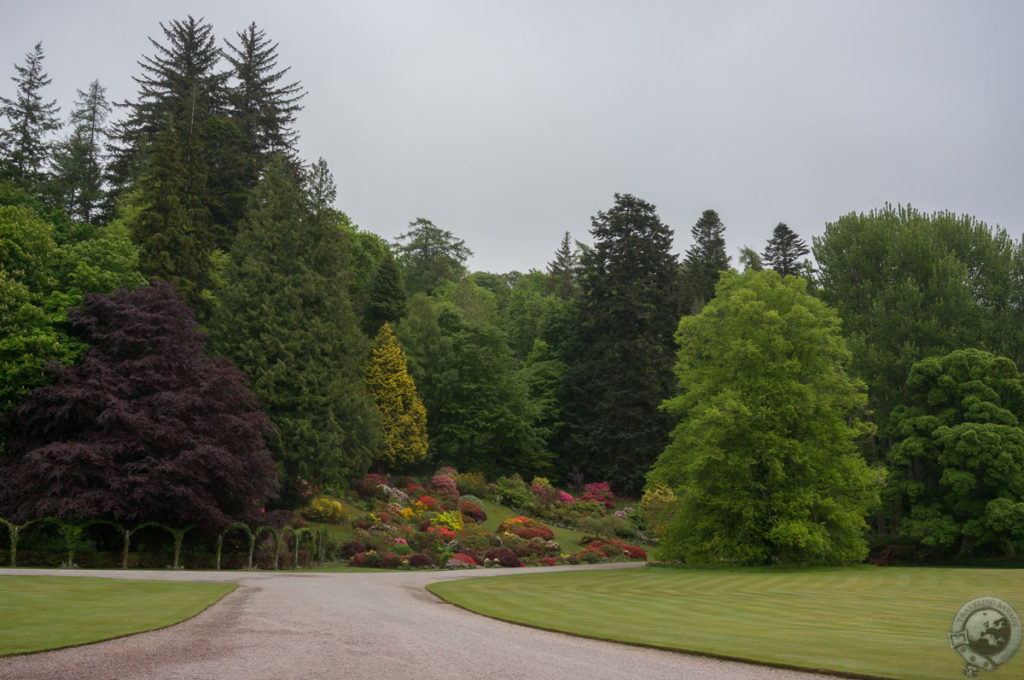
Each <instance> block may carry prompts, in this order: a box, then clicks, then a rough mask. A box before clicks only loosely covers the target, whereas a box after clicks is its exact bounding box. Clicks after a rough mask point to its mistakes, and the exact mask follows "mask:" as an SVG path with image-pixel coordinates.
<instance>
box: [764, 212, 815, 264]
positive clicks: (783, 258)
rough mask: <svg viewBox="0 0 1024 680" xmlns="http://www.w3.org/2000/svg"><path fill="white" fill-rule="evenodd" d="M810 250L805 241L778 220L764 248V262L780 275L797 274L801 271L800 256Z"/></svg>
mask: <svg viewBox="0 0 1024 680" xmlns="http://www.w3.org/2000/svg"><path fill="white" fill-rule="evenodd" d="M809 252H811V249H810V248H808V247H807V243H805V242H804V240H803V239H802V238H800V237H799V236H797V235H796V232H794V231H793V230H792V229H790V228H789V227H788V226H786V223H785V222H779V223H778V224H777V225H776V226H775V229H774V231H772V237H771V238H770V239H768V245H767V246H766V247H765V249H764V253H763V257H764V261H765V263H766V264H767V265H768V266H769V267H771V268H772V269H773V270H775V271H777V272H778V273H779V274H780V275H781V276H799V275H800V273H801V272H802V271H803V265H802V264H801V262H800V258H801V257H803V256H804V255H806V254H807V253H809Z"/></svg>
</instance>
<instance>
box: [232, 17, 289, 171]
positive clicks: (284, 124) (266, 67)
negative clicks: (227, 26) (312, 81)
mask: <svg viewBox="0 0 1024 680" xmlns="http://www.w3.org/2000/svg"><path fill="white" fill-rule="evenodd" d="M235 35H236V36H237V37H238V44H237V45H235V44H232V43H231V42H230V41H225V42H226V43H227V47H228V49H227V50H226V51H225V52H224V57H225V58H226V59H227V60H228V61H229V62H230V63H231V66H232V69H233V73H232V76H233V78H234V82H233V83H232V85H231V87H230V89H229V90H228V103H229V110H230V114H231V117H232V118H233V119H234V120H235V122H236V123H237V124H238V127H239V128H240V129H241V131H242V134H244V135H245V137H246V139H247V140H248V142H249V144H250V148H251V150H252V152H253V153H254V154H255V155H256V156H258V157H259V158H260V159H261V160H262V159H267V158H269V156H270V155H271V154H283V155H285V156H287V157H289V158H292V157H294V155H295V145H296V143H297V142H298V137H299V135H298V132H296V131H295V129H294V127H293V125H294V124H295V114H296V113H298V112H299V111H301V110H302V106H301V105H300V104H299V102H300V101H301V100H302V98H303V97H304V96H305V94H306V93H305V92H304V91H303V88H302V84H301V83H299V82H297V81H296V82H291V83H284V82H282V79H283V78H284V77H285V75H286V74H287V73H288V71H289V70H290V67H286V68H282V69H279V68H278V67H277V43H272V42H271V41H270V39H268V38H267V37H266V32H265V31H263V30H261V29H258V28H256V24H255V23H251V24H249V26H248V27H247V28H246V29H245V30H244V31H241V32H239V33H236V34H235ZM259 165H260V166H262V165H263V163H262V162H261V163H259Z"/></svg>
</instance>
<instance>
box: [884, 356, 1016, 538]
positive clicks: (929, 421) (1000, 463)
mask: <svg viewBox="0 0 1024 680" xmlns="http://www.w3.org/2000/svg"><path fill="white" fill-rule="evenodd" d="M907 392H908V398H907V403H906V404H904V405H900V406H898V407H896V409H894V411H893V414H892V429H893V431H894V433H895V435H896V437H897V441H896V444H895V445H894V446H893V447H892V449H891V450H890V452H889V458H890V460H891V462H892V464H893V466H894V475H893V477H894V482H895V483H894V487H895V488H896V490H898V491H899V492H900V493H901V500H902V501H903V502H904V503H906V504H907V509H908V511H909V512H908V513H907V515H906V516H905V517H904V518H903V522H902V532H903V534H904V535H905V536H907V537H909V538H913V539H915V540H917V541H920V542H921V544H923V545H925V546H929V547H933V548H939V549H947V548H949V549H951V548H955V549H956V550H957V553H956V554H957V556H958V557H971V556H973V555H974V554H975V551H976V550H977V551H980V552H983V553H985V554H988V555H1014V554H1018V553H1019V551H1020V548H1021V546H1022V539H1024V377H1022V376H1021V374H1020V372H1019V371H1018V370H1017V367H1016V366H1015V365H1014V363H1013V362H1012V361H1011V360H1010V359H1007V358H1006V357H999V356H996V355H994V354H991V353H989V352H983V351H981V350H977V349H965V350H956V351H954V352H951V353H950V354H947V355H945V356H942V357H929V358H927V359H923V360H921V361H919V362H917V363H915V364H914V366H913V367H912V368H911V371H910V377H909V378H908V380H907Z"/></svg>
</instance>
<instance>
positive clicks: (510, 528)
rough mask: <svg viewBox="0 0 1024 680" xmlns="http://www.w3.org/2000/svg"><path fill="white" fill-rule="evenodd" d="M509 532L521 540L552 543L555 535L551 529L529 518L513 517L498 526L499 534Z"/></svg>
mask: <svg viewBox="0 0 1024 680" xmlns="http://www.w3.org/2000/svg"><path fill="white" fill-rule="evenodd" d="M502 532H507V533H510V534H512V535H514V536H519V537H520V538H543V539H544V540H545V541H550V540H551V539H552V538H554V536H555V534H554V532H552V531H551V528H550V527H548V526H547V525H545V524H544V523H543V522H538V521H537V520H534V519H530V518H529V517H523V516H519V517H513V518H512V519H507V520H505V521H504V522H502V523H501V524H499V525H498V533H499V534H500V533H502Z"/></svg>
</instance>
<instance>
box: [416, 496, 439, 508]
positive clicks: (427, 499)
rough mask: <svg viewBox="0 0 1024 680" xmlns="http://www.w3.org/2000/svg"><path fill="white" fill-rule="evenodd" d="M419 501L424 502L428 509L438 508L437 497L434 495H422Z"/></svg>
mask: <svg viewBox="0 0 1024 680" xmlns="http://www.w3.org/2000/svg"><path fill="white" fill-rule="evenodd" d="M419 501H420V503H423V506H424V507H425V508H426V509H427V510H436V509H437V499H436V498H434V497H433V496H420V497H419Z"/></svg>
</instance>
